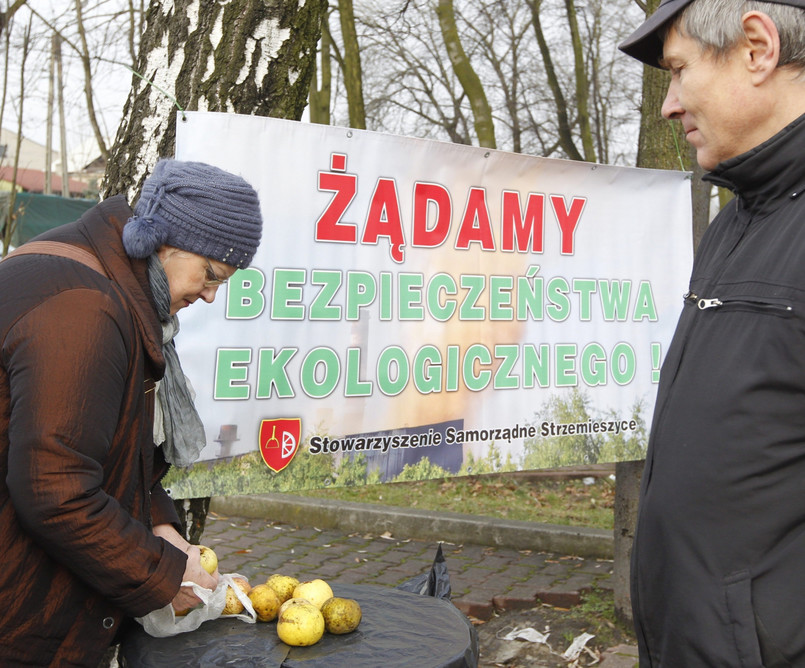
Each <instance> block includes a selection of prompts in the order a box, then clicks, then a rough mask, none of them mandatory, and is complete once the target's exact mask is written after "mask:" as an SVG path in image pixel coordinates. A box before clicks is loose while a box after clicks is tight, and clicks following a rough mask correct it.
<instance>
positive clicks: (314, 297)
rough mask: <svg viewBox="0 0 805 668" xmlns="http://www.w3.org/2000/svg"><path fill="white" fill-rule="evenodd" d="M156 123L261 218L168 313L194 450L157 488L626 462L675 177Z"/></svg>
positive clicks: (677, 303) (681, 270)
mask: <svg viewBox="0 0 805 668" xmlns="http://www.w3.org/2000/svg"><path fill="white" fill-rule="evenodd" d="M177 126H178V127H177V141H176V157H177V158H178V159H181V160H200V161H204V162H208V163H212V164H215V165H218V166H220V167H222V168H224V169H226V170H229V171H231V172H234V173H236V174H240V175H242V176H243V177H244V178H246V179H247V180H248V181H249V182H250V183H252V184H253V185H254V187H255V188H256V189H257V191H258V193H259V195H260V200H261V204H262V208H263V216H264V230H263V241H262V244H261V246H260V249H259V251H258V253H257V255H256V257H255V259H254V262H253V264H252V266H251V267H250V268H248V269H246V270H242V271H238V272H237V273H236V274H235V276H234V277H233V278H232V279H231V280H230V281H229V283H228V284H227V285H226V286H223V287H222V288H221V289H219V291H218V296H217V298H216V300H215V303H214V304H212V305H204V304H201V303H200V302H199V303H197V304H196V305H194V306H193V307H192V308H190V309H187V310H186V311H182V312H180V318H181V323H182V330H181V333H180V335H179V337H178V339H177V345H178V347H179V354H180V357H181V359H182V363H183V366H184V368H185V372H186V374H187V375H188V376H189V377H190V379H191V381H192V383H193V385H194V387H195V390H196V392H197V397H196V403H197V405H198V408H199V411H200V413H201V415H202V418H203V420H204V423H205V427H206V430H207V438H208V445H207V447H206V448H205V449H204V451H203V452H202V459H203V460H206V461H205V462H202V463H201V464H198V465H196V467H194V469H193V471H192V472H191V474H190V475H189V476H188V478H187V479H185V478H182V476H178V477H175V478H173V479H172V480H171V482H170V484H171V485H172V486H173V493H174V495H175V496H185V497H187V496H201V495H208V494H221V493H228V494H231V493H235V492H260V491H267V490H271V489H277V490H279V489H282V490H288V489H296V488H300V487H306V486H320V485H323V484H339V483H341V484H344V483H349V484H355V483H363V482H378V481H390V480H394V479H401V478H406V477H407V478H411V477H435V476H441V475H445V474H459V475H460V474H464V473H481V472H491V471H499V470H504V469H506V470H512V469H530V468H545V467H552V466H561V465H568V464H582V463H596V462H605V461H610V462H611V461H616V460H619V459H634V458H637V457H639V456H642V453H643V452H644V450H645V432H646V423H648V422H649V421H650V417H651V411H652V409H653V404H654V395H655V392H656V383H657V379H658V375H659V368H660V363H661V360H662V358H663V356H664V352H665V348H666V346H667V344H668V342H669V341H670V337H671V335H672V333H673V329H674V326H675V324H676V320H677V317H678V314H679V311H680V309H681V306H682V294H683V292H684V291H685V287H686V284H687V278H688V275H689V273H690V264H691V256H692V250H691V249H692V241H691V218H690V211H691V203H690V181H689V175H688V174H686V173H683V172H667V171H660V170H643V169H632V168H623V167H612V166H607V165H595V164H589V163H584V162H573V161H565V160H553V159H545V158H536V157H532V156H526V155H520V154H512V153H506V152H503V151H494V150H488V149H483V148H477V147H469V146H462V145H457V144H450V143H442V142H435V141H427V140H420V139H411V138H405V137H398V136H391V135H385V134H378V133H373V132H368V131H359V130H351V129H346V128H338V127H331V126H322V125H312V124H305V123H299V122H294V121H285V120H277V119H271V118H264V117H257V116H240V115H236V114H218V113H187V114H186V120H182V119H181V118H180V119H179V121H178V124H177ZM213 460H217V462H213ZM294 471H296V473H294ZM191 479H192V480H191Z"/></svg>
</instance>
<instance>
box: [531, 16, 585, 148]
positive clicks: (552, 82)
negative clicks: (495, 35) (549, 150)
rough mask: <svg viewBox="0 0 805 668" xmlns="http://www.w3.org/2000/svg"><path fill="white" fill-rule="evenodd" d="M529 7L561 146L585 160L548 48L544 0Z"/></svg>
mask: <svg viewBox="0 0 805 668" xmlns="http://www.w3.org/2000/svg"><path fill="white" fill-rule="evenodd" d="M528 7H529V9H530V10H531V23H532V25H533V26H534V34H535V35H536V38H537V44H538V46H539V52H540V56H541V57H542V64H543V65H544V66H545V77H546V78H547V79H548V88H550V89H551V94H552V95H553V101H554V104H555V105H556V121H557V124H558V131H559V146H561V147H562V150H563V151H564V152H565V155H566V156H567V157H568V158H570V159H571V160H584V157H583V156H582V155H581V153H580V152H579V150H578V148H576V143H575V142H574V141H573V131H572V129H571V127H570V119H569V117H568V113H567V111H568V106H567V101H566V100H565V96H564V94H563V93H562V87H561V86H560V85H559V77H558V76H557V75H556V68H555V67H554V64H553V58H552V56H551V51H550V49H549V48H548V40H547V39H546V38H545V33H544V31H543V30H542V20H541V19H540V10H541V9H542V0H531V1H530V2H529V3H528Z"/></svg>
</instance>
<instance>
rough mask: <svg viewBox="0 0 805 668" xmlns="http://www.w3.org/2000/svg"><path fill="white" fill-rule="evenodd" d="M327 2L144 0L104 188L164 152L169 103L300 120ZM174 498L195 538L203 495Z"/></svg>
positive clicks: (126, 187)
mask: <svg viewBox="0 0 805 668" xmlns="http://www.w3.org/2000/svg"><path fill="white" fill-rule="evenodd" d="M326 9H327V0H307V2H300V1H299V0H230V1H229V2H228V3H221V2H209V1H208V0H174V1H173V2H170V3H168V2H165V3H164V4H163V3H160V2H152V3H151V5H150V7H149V10H148V15H147V17H146V27H145V32H144V34H143V36H142V39H141V41H140V55H139V58H138V61H137V62H138V67H137V70H138V72H139V73H140V74H141V75H142V77H144V79H142V78H140V77H139V76H135V77H134V78H133V83H132V89H131V92H130V93H129V98H128V100H127V102H126V106H125V108H124V110H123V120H122V122H121V124H120V127H119V128H118V131H117V137H116V139H115V144H114V146H113V147H112V150H111V155H110V159H109V162H108V164H107V168H106V174H105V177H104V185H103V188H102V192H103V195H104V196H105V197H108V196H110V195H113V194H117V193H125V194H127V195H128V198H129V201H134V199H135V198H136V196H137V194H138V193H139V190H140V188H141V186H142V183H143V181H144V180H145V178H146V176H147V175H148V174H149V173H150V172H151V169H152V168H153V166H154V164H155V163H156V161H157V159H158V158H161V157H168V156H171V155H173V153H174V149H175V143H176V122H177V121H176V112H177V105H178V106H179V107H181V108H182V110H202V111H221V112H234V113H240V114H253V115H257V116H274V117H277V118H290V119H296V120H299V118H300V117H301V116H302V111H303V110H304V108H305V105H306V104H307V99H308V92H309V90H310V81H311V77H312V74H313V71H314V65H315V58H316V43H317V42H318V41H319V37H320V33H321V21H322V18H323V17H324V16H325V12H326ZM147 82H151V84H153V85H149V84H148V83H147ZM174 503H175V506H176V510H177V512H178V513H179V517H180V519H181V522H182V525H183V526H184V527H185V531H186V538H187V539H188V540H189V541H190V542H191V543H198V542H199V540H200V538H201V533H202V531H203V530H204V523H205V520H206V516H207V510H208V508H209V499H208V498H199V499H177V500H175V502H174Z"/></svg>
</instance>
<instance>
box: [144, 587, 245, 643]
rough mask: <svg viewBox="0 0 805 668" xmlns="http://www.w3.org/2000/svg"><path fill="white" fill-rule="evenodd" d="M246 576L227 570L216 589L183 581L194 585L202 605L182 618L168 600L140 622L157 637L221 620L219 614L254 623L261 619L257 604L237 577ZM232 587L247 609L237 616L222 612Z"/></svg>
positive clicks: (186, 630) (173, 634) (190, 629)
mask: <svg viewBox="0 0 805 668" xmlns="http://www.w3.org/2000/svg"><path fill="white" fill-rule="evenodd" d="M236 577H243V576H241V575H238V574H237V573H224V574H222V575H221V576H220V578H219V579H218V586H217V587H216V588H215V591H212V590H210V589H204V588H203V587H200V586H199V585H197V584H195V583H194V582H183V583H182V586H183V587H185V586H191V587H193V591H194V592H195V594H196V596H198V597H199V598H200V599H201V601H202V605H199V606H198V607H196V608H193V609H192V610H191V611H190V612H188V613H187V614H186V615H184V616H182V617H177V616H176V613H175V612H174V610H173V606H172V605H171V604H170V603H168V605H166V606H165V607H164V608H160V609H159V610H154V611H153V612H149V613H148V614H147V615H145V617H137V618H136V619H137V621H138V622H140V624H142V625H143V628H144V629H145V632H146V633H147V634H148V635H150V636H154V637H155V638H166V637H168V636H175V635H177V634H179V633H187V632H188V631H195V630H196V629H197V628H198V627H199V626H201V625H202V624H203V623H204V622H206V621H207V620H208V619H218V618H219V617H224V618H230V617H237V618H238V619H240V620H242V621H244V622H247V623H249V624H254V623H255V622H256V621H257V614H256V613H255V612H254V606H252V602H251V601H250V600H249V597H248V596H247V595H246V594H244V593H243V591H242V590H241V588H240V587H238V586H237V585H236V584H235V583H234V581H233V578H236ZM227 587H231V588H232V589H233V590H234V592H235V594H236V595H237V597H238V599H239V600H240V602H241V603H243V607H244V608H245V610H244V611H243V612H242V613H240V614H237V615H221V612H222V611H223V609H224V606H225V605H226V590H227Z"/></svg>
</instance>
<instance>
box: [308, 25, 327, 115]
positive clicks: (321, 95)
mask: <svg viewBox="0 0 805 668" xmlns="http://www.w3.org/2000/svg"><path fill="white" fill-rule="evenodd" d="M331 39H332V38H331V37H330V28H329V26H328V24H327V19H326V18H325V19H324V20H323V21H322V27H321V41H320V42H319V54H320V55H319V57H318V60H315V59H314V61H313V63H314V69H313V76H312V77H311V78H310V122H311V123H319V124H321V125H330V100H331V94H332V69H331V65H330V58H331V54H330V40H331ZM317 63H318V64H319V65H318V67H316V64H317ZM317 75H318V76H317Z"/></svg>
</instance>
